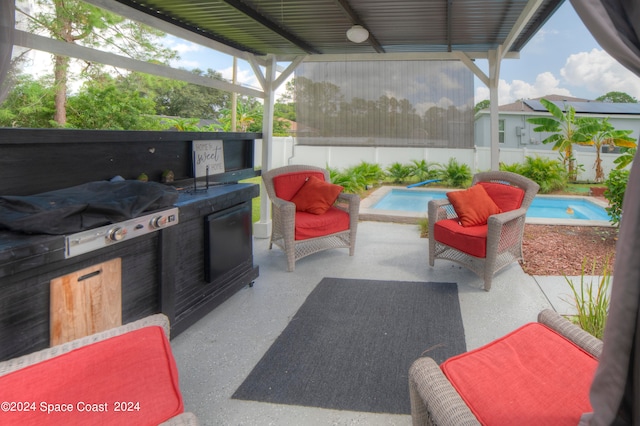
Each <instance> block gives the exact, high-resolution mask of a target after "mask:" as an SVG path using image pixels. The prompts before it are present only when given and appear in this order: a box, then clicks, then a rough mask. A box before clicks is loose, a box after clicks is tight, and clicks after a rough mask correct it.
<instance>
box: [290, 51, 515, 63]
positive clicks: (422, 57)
mask: <svg viewBox="0 0 640 426" xmlns="http://www.w3.org/2000/svg"><path fill="white" fill-rule="evenodd" d="M460 54H463V55H464V56H466V57H467V58H469V59H470V60H474V59H488V58H489V52H463V51H457V50H456V51H453V52H397V53H385V54H384V55H379V54H377V53H348V54H347V53H336V54H325V55H308V56H305V58H304V60H303V62H357V61H452V60H456V61H458V60H460V56H459V55H460ZM518 58H520V55H519V54H518V53H508V54H506V55H504V57H503V59H518ZM294 59H295V58H294V57H291V58H290V59H283V58H278V60H279V61H292V60H294Z"/></svg>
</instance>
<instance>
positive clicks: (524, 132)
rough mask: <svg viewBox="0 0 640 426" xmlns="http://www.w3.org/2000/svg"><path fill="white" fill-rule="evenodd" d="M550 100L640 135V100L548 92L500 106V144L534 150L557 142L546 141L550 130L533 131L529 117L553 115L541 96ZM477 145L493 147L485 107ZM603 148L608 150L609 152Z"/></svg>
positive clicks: (477, 129) (479, 116) (478, 123)
mask: <svg viewBox="0 0 640 426" xmlns="http://www.w3.org/2000/svg"><path fill="white" fill-rule="evenodd" d="M543 98H544V99H547V100H548V101H551V102H553V103H555V104H556V105H558V106H559V107H560V108H562V109H563V110H565V109H566V107H568V106H573V108H574V109H575V110H576V115H577V116H589V117H596V118H606V117H609V122H610V123H611V124H612V125H613V127H614V128H616V129H618V130H633V133H632V134H631V137H633V138H635V139H638V136H640V103H635V104H633V103H611V102H598V101H592V100H589V99H581V98H572V97H569V96H564V95H548V96H543V97H541V98H536V99H525V100H521V101H517V102H514V103H511V104H507V105H500V106H499V107H498V113H499V118H498V120H499V121H498V123H499V124H498V125H499V133H498V135H499V143H500V148H501V149H502V148H528V149H531V150H536V151H537V150H551V149H552V147H553V144H543V143H542V140H544V139H545V138H546V137H547V136H549V135H550V133H537V132H534V131H533V128H534V127H535V125H533V124H530V123H528V122H527V118H530V117H535V116H540V115H546V116H548V115H550V114H549V112H548V111H547V109H546V108H545V107H544V106H543V105H542V104H541V103H540V99H543ZM475 145H476V147H489V146H490V145H491V143H490V121H489V109H488V108H486V109H483V110H480V111H478V112H477V113H476V116H475ZM575 149H576V150H577V151H593V149H594V148H593V147H580V146H576V148H575ZM607 149H608V148H607V147H603V151H604V152H609V151H608V150H607Z"/></svg>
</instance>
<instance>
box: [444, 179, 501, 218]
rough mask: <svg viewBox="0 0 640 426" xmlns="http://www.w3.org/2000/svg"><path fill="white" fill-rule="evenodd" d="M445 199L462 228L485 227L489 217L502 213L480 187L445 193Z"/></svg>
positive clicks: (475, 186)
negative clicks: (454, 212) (451, 206)
mask: <svg viewBox="0 0 640 426" xmlns="http://www.w3.org/2000/svg"><path fill="white" fill-rule="evenodd" d="M447 198H448V199H449V202H450V203H451V204H452V205H453V209H454V210H455V211H456V214H457V215H458V219H460V223H461V224H462V226H478V225H485V224H486V223H487V219H489V216H491V215H494V214H498V213H501V212H502V210H500V207H498V206H497V205H496V203H494V202H493V200H492V199H491V197H490V196H489V194H487V191H486V190H485V189H484V187H483V186H482V185H474V186H472V187H471V188H469V189H465V190H464V191H452V192H447Z"/></svg>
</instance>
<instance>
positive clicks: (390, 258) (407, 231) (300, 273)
mask: <svg viewBox="0 0 640 426" xmlns="http://www.w3.org/2000/svg"><path fill="white" fill-rule="evenodd" d="M427 245H428V240H427V239H424V238H420V235H419V229H418V227H417V225H413V224H398V223H387V222H374V221H363V222H360V224H359V227H358V240H357V244H356V253H355V255H354V256H353V257H350V256H349V255H348V251H347V249H335V250H329V251H325V252H322V253H318V254H315V255H312V256H309V257H307V258H304V259H302V260H300V261H298V262H297V263H296V270H295V272H286V260H285V256H284V253H283V252H282V251H281V250H280V249H279V248H277V247H274V248H273V250H268V240H266V239H255V240H254V263H255V264H257V265H259V267H260V276H259V277H258V278H257V279H256V281H255V285H254V286H253V287H248V286H247V287H245V288H243V289H242V290H240V291H239V292H238V293H236V294H235V295H234V296H232V297H231V298H230V299H229V300H227V301H226V302H224V303H223V304H222V305H220V306H219V307H217V308H216V309H215V310H213V311H212V312H211V313H209V314H208V315H207V316H206V317H205V318H203V319H201V320H200V321H199V322H197V323H196V324H194V325H193V326H192V327H190V328H189V329H188V330H186V331H185V332H183V333H182V334H181V335H179V336H177V337H176V338H174V339H173V340H172V342H171V345H172V347H173V351H174V355H175V357H176V361H177V364H178V370H179V373H180V385H181V390H182V393H183V397H184V401H185V409H186V410H187V411H191V412H193V413H195V414H196V415H197V416H198V418H199V419H200V422H201V424H203V425H410V424H411V418H410V416H408V415H388V414H372V413H362V412H349V411H336V410H327V409H320V408H313V407H301V406H289V405H277V404H268V403H261V402H251V401H241V400H235V399H231V395H232V394H233V393H234V392H235V390H236V389H237V388H238V386H240V384H241V383H242V382H243V381H244V379H245V377H246V376H247V375H248V374H249V373H250V372H251V370H252V369H253V367H254V366H255V365H256V363H257V362H258V361H259V360H260V358H261V357H262V356H263V354H264V353H265V352H266V351H267V350H268V349H269V347H270V346H271V344H272V343H273V342H274V341H275V339H276V338H277V337H278V336H279V334H280V333H281V332H282V330H283V329H284V328H285V327H286V326H287V324H288V322H289V321H290V319H291V318H292V317H293V315H294V314H295V313H296V311H297V310H298V308H299V307H300V306H301V305H302V303H303V302H304V300H305V299H306V297H307V296H308V295H309V293H310V292H311V291H312V290H313V289H314V287H315V286H316V284H318V283H319V282H320V280H321V279H322V278H324V277H338V278H361V279H373V280H405V281H439V282H451V283H457V284H458V293H459V298H460V305H461V310H462V318H463V324H464V328H465V336H466V343H467V349H473V348H476V347H478V346H481V345H483V344H485V343H488V342H490V341H491V340H493V339H495V338H497V337H500V336H502V335H504V334H506V333H508V332H510V331H512V330H514V329H515V328H517V327H519V326H521V325H523V324H525V323H527V322H530V321H535V320H536V316H537V314H538V312H539V311H540V310H542V309H545V308H555V309H556V310H558V311H564V310H565V309H567V308H568V307H569V304H568V303H567V302H564V301H562V300H561V299H562V298H563V297H566V296H567V295H568V287H562V285H563V284H566V283H564V278H561V277H560V278H559V277H532V276H530V275H527V274H525V273H524V272H523V270H522V268H521V267H520V266H519V265H518V264H517V263H514V264H512V265H510V266H508V267H507V268H505V269H504V270H503V271H501V272H499V273H498V274H497V275H496V277H495V278H494V280H493V285H492V289H491V291H490V292H486V291H484V290H483V289H482V280H481V279H480V278H479V277H477V276H476V275H475V274H473V273H472V272H470V271H469V270H467V269H465V268H462V267H460V266H458V265H457V264H454V263H451V262H448V261H444V260H438V261H436V264H435V267H433V268H431V267H429V265H428V261H427V256H428V254H427V251H428V248H427ZM543 289H545V290H543ZM327 350H331V348H327Z"/></svg>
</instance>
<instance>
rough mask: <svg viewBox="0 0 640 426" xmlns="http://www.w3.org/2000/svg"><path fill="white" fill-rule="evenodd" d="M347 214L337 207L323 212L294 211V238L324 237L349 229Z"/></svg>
mask: <svg viewBox="0 0 640 426" xmlns="http://www.w3.org/2000/svg"><path fill="white" fill-rule="evenodd" d="M349 221H350V219H349V214H348V213H347V212H345V211H344V210H340V209H339V208H337V207H330V208H329V210H327V212H326V213H324V214H320V215H318V214H313V213H307V212H296V236H295V239H296V240H307V239H309V238H315V237H324V236H326V235H328V234H333V233H336V232H341V231H346V230H348V229H349Z"/></svg>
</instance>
